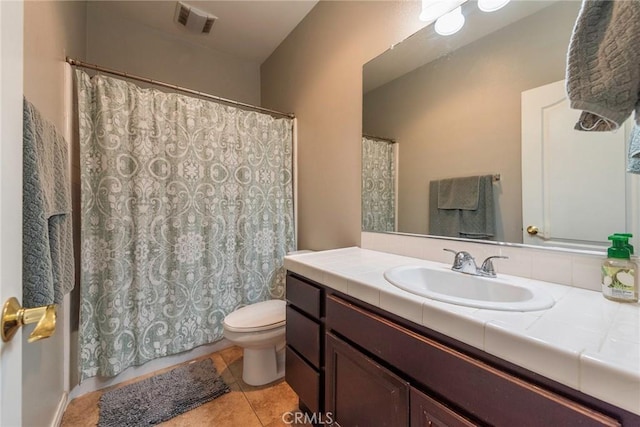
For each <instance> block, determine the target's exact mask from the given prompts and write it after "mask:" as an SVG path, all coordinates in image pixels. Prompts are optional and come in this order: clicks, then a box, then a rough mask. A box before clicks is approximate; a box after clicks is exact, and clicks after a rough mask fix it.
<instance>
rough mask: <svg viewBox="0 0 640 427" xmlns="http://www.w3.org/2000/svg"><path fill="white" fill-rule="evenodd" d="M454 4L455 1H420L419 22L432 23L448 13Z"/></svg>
mask: <svg viewBox="0 0 640 427" xmlns="http://www.w3.org/2000/svg"><path fill="white" fill-rule="evenodd" d="M455 3H456V2H455V0H453V1H452V0H422V12H421V13H420V20H421V21H425V22H433V21H435V20H436V19H438V18H440V17H441V16H442V15H444V14H446V13H447V12H449V11H450V10H451V9H452V8H453V6H454V4H455Z"/></svg>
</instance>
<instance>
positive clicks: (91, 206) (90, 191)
mask: <svg viewBox="0 0 640 427" xmlns="http://www.w3.org/2000/svg"><path fill="white" fill-rule="evenodd" d="M76 82H77V92H78V108H79V128H80V129H79V130H80V158H81V181H82V197H81V217H82V219H81V221H82V226H81V227H82V232H81V260H82V261H81V303H80V305H81V306H80V331H79V339H80V353H81V354H80V374H81V375H80V376H81V379H86V378H88V377H93V376H96V375H100V376H113V375H116V374H118V373H119V372H121V371H122V370H124V369H125V368H127V367H129V366H134V365H140V364H143V363H145V362H147V361H149V360H152V359H155V358H158V357H161V356H166V355H171V354H175V353H179V352H183V351H186V350H189V349H191V348H194V347H196V346H199V345H202V344H206V343H211V342H214V341H216V340H218V339H220V338H222V334H223V326H222V322H223V319H224V316H225V315H227V314H228V313H230V312H231V311H233V310H235V309H236V308H237V307H239V306H241V305H245V304H249V303H254V302H258V301H262V300H266V299H272V298H283V296H284V268H283V257H284V255H285V254H286V253H287V252H288V251H290V250H293V249H294V245H295V243H294V222H293V188H292V155H291V154H292V120H290V119H276V118H273V117H271V116H269V115H265V114H261V113H256V112H248V111H244V110H240V109H237V108H234V107H229V106H225V105H221V104H217V103H214V102H210V101H205V100H202V99H197V98H193V97H188V96H184V95H180V94H175V93H163V92H160V91H158V90H155V89H142V88H140V87H138V86H136V85H135V84H132V83H130V82H126V81H123V80H119V79H114V78H110V77H106V76H103V75H96V76H94V77H93V78H89V76H88V75H87V74H86V73H85V72H83V71H80V70H77V71H76Z"/></svg>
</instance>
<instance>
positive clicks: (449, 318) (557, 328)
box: [284, 247, 640, 414]
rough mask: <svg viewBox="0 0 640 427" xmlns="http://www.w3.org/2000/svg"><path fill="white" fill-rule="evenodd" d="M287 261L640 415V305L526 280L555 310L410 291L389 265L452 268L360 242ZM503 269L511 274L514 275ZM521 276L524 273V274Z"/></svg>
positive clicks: (323, 280)
mask: <svg viewBox="0 0 640 427" xmlns="http://www.w3.org/2000/svg"><path fill="white" fill-rule="evenodd" d="M284 265H285V267H286V268H287V269H288V270H289V271H292V272H295V273H298V274H300V275H302V276H305V277H308V278H309V279H311V280H315V281H316V282H319V283H322V284H324V285H326V286H329V287H331V288H333V289H335V290H338V291H340V292H343V293H345V294H347V295H351V296H352V297H354V298H357V299H360V300H362V301H364V302H367V303H369V304H371V305H374V306H377V307H380V308H381V309H383V310H386V311H388V312H391V313H394V314H396V315H398V316H400V317H403V318H405V319H407V320H410V321H412V322H415V323H418V324H420V325H424V326H426V327H428V328H430V329H433V330H435V331H438V332H441V333H443V334H445V335H448V336H450V337H452V338H455V339H457V340H459V341H462V342H464V343H467V344H469V345H472V346H474V347H476V348H479V349H481V350H484V351H485V352H487V353H490V354H493V355H495V356H498V357H500V358H502V359H504V360H507V361H509V362H512V363H515V364H516V365H519V366H522V367H524V368H527V369H529V370H531V371H533V372H536V373H539V374H541V375H544V376H545V377H547V378H550V379H553V380H555V381H557V382H559V383H562V384H565V385H567V386H569V387H572V388H574V389H576V390H580V391H582V392H583V393H585V394H588V395H590V396H593V397H596V398H598V399H601V400H603V401H605V402H609V403H611V404H613V405H615V406H618V407H620V408H623V409H626V410H628V411H630V412H633V413H635V414H640V304H638V303H635V304H623V303H617V302H613V301H609V300H607V299H605V298H604V297H603V296H602V295H601V293H599V292H594V291H589V290H585V289H580V288H574V287H571V286H565V285H558V284H554V283H549V282H541V281H537V280H532V279H526V281H527V283H528V284H530V285H532V286H537V287H541V288H544V289H546V290H547V291H548V292H550V293H551V295H552V296H553V298H554V299H555V301H556V303H555V305H554V306H553V307H552V308H550V309H548V310H540V311H529V312H506V311H495V310H484V309H477V308H470V307H465V306H459V305H453V304H448V303H444V302H439V301H435V300H432V299H429V298H424V297H420V296H417V295H414V294H411V293H409V292H405V291H403V290H401V289H399V288H396V287H395V286H393V285H391V284H390V283H389V282H387V281H386V280H385V279H384V277H383V272H384V271H385V270H387V269H389V268H391V267H397V266H401V265H424V266H431V267H443V266H445V267H448V266H446V265H445V264H442V263H438V262H431V261H425V260H421V259H417V258H410V257H405V256H399V255H392V254H388V253H384V252H376V251H371V250H367V249H360V248H357V247H353V248H345V249H335V250H329V251H322V252H313V253H304V254H297V255H290V256H287V257H285V261H284ZM498 276H499V277H503V278H506V279H508V278H509V277H512V276H508V275H503V274H500V272H499V271H498ZM520 280H522V279H520Z"/></svg>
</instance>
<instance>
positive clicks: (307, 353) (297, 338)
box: [286, 305, 320, 368]
mask: <svg viewBox="0 0 640 427" xmlns="http://www.w3.org/2000/svg"><path fill="white" fill-rule="evenodd" d="M286 339H287V344H288V345H289V346H290V347H292V348H294V349H295V350H296V351H297V352H298V353H300V354H301V355H302V356H304V358H305V359H307V361H308V362H309V363H311V364H312V365H313V366H315V367H316V368H319V367H320V325H319V324H318V323H316V322H314V321H313V320H311V319H309V318H308V317H306V316H305V315H303V314H300V313H299V312H298V311H297V310H296V309H294V308H292V307H291V306H290V305H288V306H287V327H286Z"/></svg>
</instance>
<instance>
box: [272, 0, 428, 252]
mask: <svg viewBox="0 0 640 427" xmlns="http://www.w3.org/2000/svg"><path fill="white" fill-rule="evenodd" d="M419 13H420V5H419V3H418V2H387V1H374V2H364V1H362V2H361V1H353V2H347V1H340V2H333V1H326V2H325V1H321V2H320V3H318V5H316V7H315V8H314V9H313V10H312V11H311V12H310V13H309V15H307V17H306V18H305V19H304V20H303V21H302V22H301V23H300V25H298V27H296V29H295V30H294V31H293V32H292V33H291V34H290V35H289V36H288V37H287V38H286V39H285V40H284V42H283V43H282V44H281V45H280V46H279V47H278V48H277V49H276V51H275V52H274V53H273V54H272V55H271V56H270V57H269V58H268V59H267V61H265V62H264V63H263V64H262V67H261V76H262V88H261V90H262V105H263V106H265V107H269V108H275V109H278V110H281V111H293V112H294V113H295V114H296V116H297V117H298V148H299V150H298V189H299V190H298V203H299V204H298V208H299V216H298V235H299V238H298V243H299V247H300V248H301V249H315V250H319V249H327V248H335V247H341V246H349V245H358V244H359V243H360V221H361V218H360V164H361V161H360V145H361V142H360V138H361V133H362V123H361V121H362V65H363V64H364V63H365V62H367V61H369V60H370V59H372V58H374V57H375V56H377V55H379V54H380V53H382V52H383V51H385V50H386V49H387V48H389V46H390V45H391V44H393V43H397V42H399V41H400V40H402V39H404V38H405V37H407V36H408V35H410V34H412V33H413V32H415V31H416V30H417V29H419V28H421V27H422V26H423V25H424V24H423V23H422V22H420V21H419V20H418V15H419Z"/></svg>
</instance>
